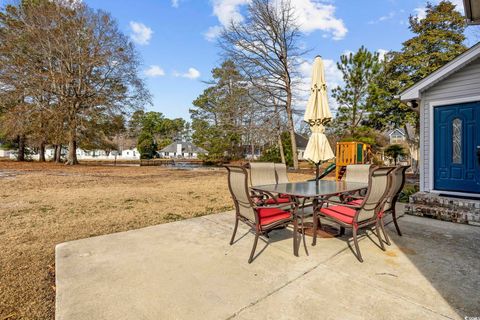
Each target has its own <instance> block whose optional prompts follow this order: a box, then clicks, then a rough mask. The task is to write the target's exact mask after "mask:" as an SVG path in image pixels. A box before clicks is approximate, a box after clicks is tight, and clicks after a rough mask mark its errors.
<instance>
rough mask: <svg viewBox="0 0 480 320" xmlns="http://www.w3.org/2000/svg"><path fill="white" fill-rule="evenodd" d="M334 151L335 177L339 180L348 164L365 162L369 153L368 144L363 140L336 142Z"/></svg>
mask: <svg viewBox="0 0 480 320" xmlns="http://www.w3.org/2000/svg"><path fill="white" fill-rule="evenodd" d="M336 151H337V152H336V153H335V155H336V157H335V179H336V180H337V181H338V180H341V179H342V177H343V175H344V174H345V170H346V169H347V165H350V164H365V163H367V162H368V160H369V155H370V153H371V150H370V145H369V144H366V143H363V142H357V141H352V142H337V150H336Z"/></svg>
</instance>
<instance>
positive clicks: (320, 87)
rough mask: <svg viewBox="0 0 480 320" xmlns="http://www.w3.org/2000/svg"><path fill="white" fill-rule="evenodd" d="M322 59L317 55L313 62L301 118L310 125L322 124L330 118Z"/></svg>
mask: <svg viewBox="0 0 480 320" xmlns="http://www.w3.org/2000/svg"><path fill="white" fill-rule="evenodd" d="M324 70H325V68H324V66H323V60H322V58H320V56H317V57H316V58H315V60H314V62H313V70H312V82H311V85H310V97H309V99H308V104H307V109H306V110H305V116H304V117H303V119H304V120H305V121H306V122H307V123H308V124H310V125H314V124H324V123H326V122H328V121H330V119H332V113H331V112H330V108H329V107H328V96H327V85H326V82H325V71H324Z"/></svg>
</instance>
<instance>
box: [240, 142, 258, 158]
mask: <svg viewBox="0 0 480 320" xmlns="http://www.w3.org/2000/svg"><path fill="white" fill-rule="evenodd" d="M254 148H255V151H254V154H253V155H252V146H247V145H245V146H243V147H242V150H243V157H244V158H245V159H247V160H258V158H260V156H261V155H262V148H260V147H257V146H255V147H254Z"/></svg>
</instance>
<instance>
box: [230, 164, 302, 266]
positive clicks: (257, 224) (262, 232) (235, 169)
mask: <svg viewBox="0 0 480 320" xmlns="http://www.w3.org/2000/svg"><path fill="white" fill-rule="evenodd" d="M225 168H226V169H227V170H228V188H229V190H230V193H231V195H232V199H233V202H234V204H235V226H234V229H233V234H232V237H231V239H230V245H233V243H234V240H235V235H236V233H237V229H238V222H239V221H242V222H244V223H245V224H246V225H248V226H249V227H250V228H251V229H252V230H253V231H254V233H255V240H254V242H253V247H252V250H251V252H250V257H249V259H248V263H251V262H252V261H253V258H254V255H255V250H256V248H257V243H258V238H259V237H260V236H265V237H266V238H268V233H269V232H270V231H272V230H273V229H275V228H278V227H280V226H287V225H289V224H290V223H292V222H293V227H294V231H293V233H294V237H296V234H297V230H298V222H297V219H294V218H293V217H294V216H295V211H294V210H297V208H298V204H297V203H295V202H293V201H290V202H289V203H282V204H281V205H279V204H278V202H276V205H273V206H272V205H264V204H262V205H258V204H257V203H256V202H255V201H253V198H255V197H256V196H255V195H253V196H252V194H251V192H250V189H249V181H248V172H247V169H246V168H245V167H242V166H230V165H227V166H225ZM232 173H242V174H243V175H244V178H243V182H242V183H243V188H242V189H243V190H244V195H243V196H244V197H245V199H248V200H247V202H245V201H242V200H240V199H239V198H238V197H237V196H238V195H237V194H236V192H235V191H234V188H233V186H232V181H231V175H232ZM271 198H272V199H276V198H275V197H273V196H272V197H271ZM290 200H291V199H290ZM287 205H289V207H290V208H289V211H287V210H285V209H286V207H287ZM241 207H243V208H244V209H246V210H247V211H248V210H251V211H252V213H253V217H254V220H253V219H251V217H247V216H245V215H244V214H242V210H241ZM264 208H278V209H281V210H283V211H286V212H290V217H289V218H288V219H282V220H279V221H276V222H273V223H271V224H268V225H263V226H262V225H261V221H260V217H259V214H258V211H257V210H258V209H264ZM294 253H296V241H294Z"/></svg>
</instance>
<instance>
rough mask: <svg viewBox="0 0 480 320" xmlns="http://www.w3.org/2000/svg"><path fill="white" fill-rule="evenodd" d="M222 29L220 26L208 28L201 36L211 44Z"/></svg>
mask: <svg viewBox="0 0 480 320" xmlns="http://www.w3.org/2000/svg"><path fill="white" fill-rule="evenodd" d="M222 29H223V27H222V26H213V27H210V28H208V30H207V32H205V33H204V34H203V36H204V37H205V39H207V40H208V41H210V42H212V41H215V39H216V38H217V37H218V36H219V35H220V33H221V32H222Z"/></svg>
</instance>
